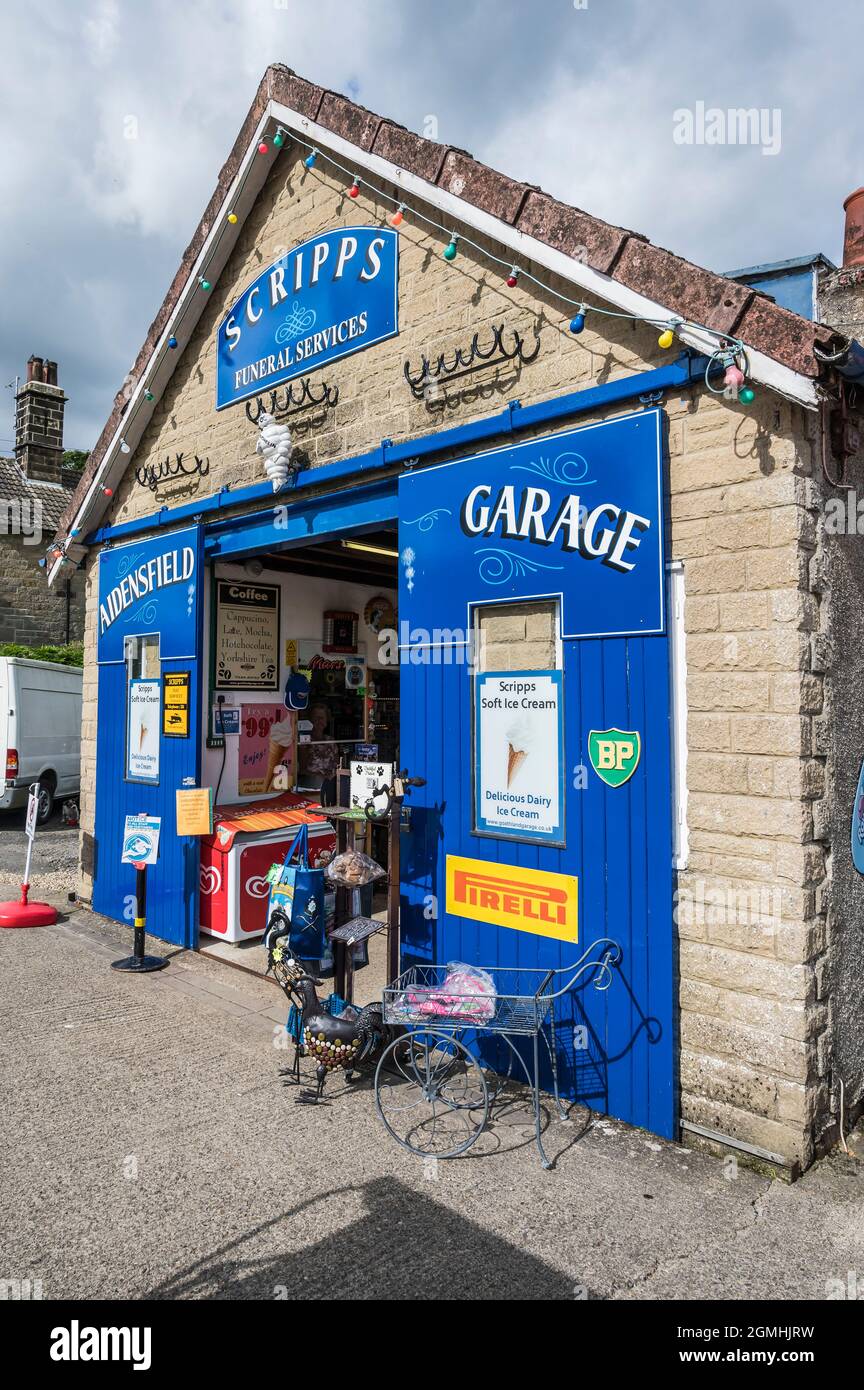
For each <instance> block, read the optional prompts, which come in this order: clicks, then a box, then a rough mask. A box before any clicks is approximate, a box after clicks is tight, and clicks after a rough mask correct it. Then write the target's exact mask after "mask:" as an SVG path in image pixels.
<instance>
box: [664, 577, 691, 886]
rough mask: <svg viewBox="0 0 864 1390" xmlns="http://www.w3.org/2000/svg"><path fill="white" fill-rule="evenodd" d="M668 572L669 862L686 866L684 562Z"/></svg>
mask: <svg viewBox="0 0 864 1390" xmlns="http://www.w3.org/2000/svg"><path fill="white" fill-rule="evenodd" d="M666 572H667V574H668V576H669V607H668V609H667V612H668V615H669V616H668V622H669V687H670V692H669V693H670V703H671V710H670V717H671V721H672V832H673V863H674V865H675V868H676V869H678V870H679V872H680V871H681V870H682V869H686V868H687V864H688V861H689V857H690V829H689V826H688V824H687V654H686V647H685V635H684V602H685V588H684V565H683V563H682V562H681V561H680V560H673V561H672V562H671V564H669V565H667V566H666Z"/></svg>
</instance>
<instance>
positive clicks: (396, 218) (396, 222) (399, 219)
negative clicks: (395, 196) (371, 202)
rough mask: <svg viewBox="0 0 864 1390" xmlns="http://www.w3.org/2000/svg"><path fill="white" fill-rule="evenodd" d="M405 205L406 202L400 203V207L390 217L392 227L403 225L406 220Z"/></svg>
mask: <svg viewBox="0 0 864 1390" xmlns="http://www.w3.org/2000/svg"><path fill="white" fill-rule="evenodd" d="M404 206H405V205H404V203H400V204H399V206H398V208H397V209H396V211H395V212H394V214H393V216H392V217H391V218H390V226H391V227H401V226H402V223H403V222H404V221H405V213H404V211H403V209H404Z"/></svg>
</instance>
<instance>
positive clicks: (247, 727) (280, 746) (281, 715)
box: [237, 705, 294, 796]
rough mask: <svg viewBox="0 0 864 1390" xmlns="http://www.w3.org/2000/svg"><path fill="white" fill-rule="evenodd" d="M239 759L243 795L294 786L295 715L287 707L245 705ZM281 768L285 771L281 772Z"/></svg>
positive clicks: (241, 717) (239, 774)
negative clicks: (278, 770) (279, 770)
mask: <svg viewBox="0 0 864 1390" xmlns="http://www.w3.org/2000/svg"><path fill="white" fill-rule="evenodd" d="M238 758H239V762H238V767H237V790H238V792H239V794H240V796H255V795H258V794H260V793H261V792H272V791H285V790H286V789H287V788H288V787H291V786H293V783H294V715H293V714H290V713H289V712H288V710H286V709H285V706H284V705H242V706H241V708H240V746H239V750H238ZM280 767H282V768H284V769H285V770H284V772H282V773H278V772H277V769H279V768H280Z"/></svg>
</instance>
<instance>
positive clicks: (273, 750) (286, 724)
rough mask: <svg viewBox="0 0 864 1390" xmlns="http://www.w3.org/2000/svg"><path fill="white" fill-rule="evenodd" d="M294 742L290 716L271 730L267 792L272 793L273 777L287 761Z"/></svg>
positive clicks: (266, 780) (265, 787) (266, 777)
mask: <svg viewBox="0 0 864 1390" xmlns="http://www.w3.org/2000/svg"><path fill="white" fill-rule="evenodd" d="M293 742H294V721H293V719H292V718H291V716H290V715H289V716H288V718H287V719H282V720H280V721H279V723H278V724H274V725H273V726H272V727H271V729H270V744H269V747H268V749H267V773H266V776H265V778H264V790H265V792H269V791H272V789H273V777H274V774H275V772H276V769H277V767H278V766H279V764H280V763H281V762H284V760H285V753H286V750H287V749H289V748H290V747H291V746H292V744H293Z"/></svg>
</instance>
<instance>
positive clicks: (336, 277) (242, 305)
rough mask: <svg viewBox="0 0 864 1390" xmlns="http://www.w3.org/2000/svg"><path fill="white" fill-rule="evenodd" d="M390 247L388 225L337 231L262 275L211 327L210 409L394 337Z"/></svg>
mask: <svg viewBox="0 0 864 1390" xmlns="http://www.w3.org/2000/svg"><path fill="white" fill-rule="evenodd" d="M398 248H399V234H398V232H395V231H393V230H391V228H389V227H340V228H339V229H338V230H337V231H333V232H325V233H324V234H323V235H322V236H317V237H314V238H313V239H312V240H311V241H306V242H304V243H303V245H302V246H297V247H295V249H294V250H293V251H289V252H288V253H287V255H285V256H283V257H281V259H280V260H278V261H274V263H273V264H272V265H270V266H268V267H267V269H266V270H264V271H262V273H261V274H260V275H259V276H258V278H257V279H256V280H253V282H252V284H251V285H249V286H247V288H246V289H245V290H244V291H243V293H242V294H241V296H240V298H239V299H238V300H237V302H236V303H235V304H233V305H232V306H231V308H230V309H229V311H228V313H227V314H226V315H225V318H224V319H223V321H222V323H221V324H220V325H219V332H218V339H217V353H216V362H217V365H216V409H217V410H222V409H223V408H224V407H225V406H226V405H232V404H233V403H234V402H235V401H242V400H244V399H245V398H246V397H248V396H255V395H257V394H258V393H259V392H261V391H268V390H271V389H272V388H273V387H274V386H277V385H278V384H279V382H281V381H290V380H291V379H292V377H297V376H304V375H306V374H307V373H308V372H311V371H314V370H315V368H316V367H322V366H324V364H325V363H327V362H333V361H335V360H336V358H338V357H345V356H347V354H348V353H351V352H358V351H359V350H360V349H361V348H367V347H371V346H372V344H373V343H378V342H380V341H381V340H382V338H390V337H392V336H393V335H394V334H395V333H397V332H398V331H399V329H398V302H397V301H398V284H397V281H398V274H397V271H398V261H399V250H398Z"/></svg>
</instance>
